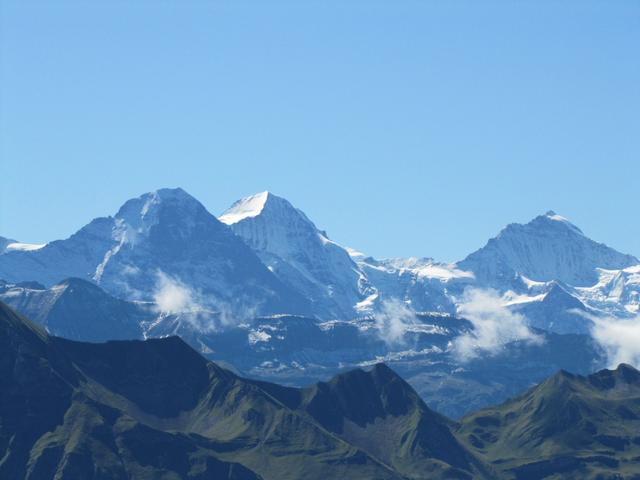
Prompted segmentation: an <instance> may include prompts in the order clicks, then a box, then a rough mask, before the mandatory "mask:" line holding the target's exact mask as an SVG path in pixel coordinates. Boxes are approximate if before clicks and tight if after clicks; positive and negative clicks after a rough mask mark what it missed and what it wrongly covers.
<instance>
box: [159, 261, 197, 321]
mask: <svg viewBox="0 0 640 480" xmlns="http://www.w3.org/2000/svg"><path fill="white" fill-rule="evenodd" d="M156 277H157V278H156V289H155V291H154V294H153V301H154V302H155V304H156V305H157V309H158V310H159V311H160V312H162V313H170V314H177V313H184V312H193V311H198V310H202V307H201V306H200V304H199V303H198V302H197V301H196V297H197V296H198V295H197V292H195V291H194V290H193V289H192V288H190V287H189V286H188V285H186V284H184V283H182V282H181V281H180V280H178V279H176V278H173V277H170V276H169V275H167V274H166V273H164V272H162V271H158V272H157V273H156Z"/></svg>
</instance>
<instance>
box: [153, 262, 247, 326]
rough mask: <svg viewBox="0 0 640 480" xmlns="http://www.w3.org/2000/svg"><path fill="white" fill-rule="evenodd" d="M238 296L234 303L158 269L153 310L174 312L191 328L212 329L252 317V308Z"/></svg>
mask: <svg viewBox="0 0 640 480" xmlns="http://www.w3.org/2000/svg"><path fill="white" fill-rule="evenodd" d="M243 300H245V299H243V298H242V297H238V298H236V299H235V303H233V304H231V303H229V302H224V301H222V300H220V299H216V298H215V297H214V296H211V295H209V296H207V295H204V294H203V293H202V292H200V291H199V290H198V289H196V288H193V287H191V286H190V285H188V284H186V283H184V282H182V281H181V280H180V279H178V278H176V277H173V276H171V275H168V274H166V273H165V272H163V271H161V270H158V271H157V272H156V284H155V290H154V292H153V301H154V303H155V307H154V309H155V311H156V312H158V313H160V314H164V315H177V316H179V317H180V319H181V320H183V321H185V322H187V323H189V324H190V325H191V326H192V327H193V328H194V329H195V330H198V331H203V332H211V331H216V330H220V329H224V328H228V327H232V326H234V325H237V324H238V323H240V322H242V321H246V320H248V319H253V318H254V317H255V316H256V307H254V306H252V307H248V306H247V304H248V303H247V301H243Z"/></svg>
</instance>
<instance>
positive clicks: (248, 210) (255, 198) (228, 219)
mask: <svg viewBox="0 0 640 480" xmlns="http://www.w3.org/2000/svg"><path fill="white" fill-rule="evenodd" d="M269 196H272V194H271V193H270V192H268V191H264V192H260V193H256V194H255V195H250V196H248V197H244V198H241V199H240V200H238V201H237V202H235V203H234V204H233V205H231V207H229V208H228V209H227V210H226V211H225V212H224V213H223V214H222V215H220V216H219V217H218V220H220V221H221V222H222V223H226V224H227V225H233V224H234V223H238V222H239V221H241V220H244V219H245V218H253V217H256V216H258V215H260V213H262V210H263V209H264V206H265V204H266V203H267V200H268V198H269Z"/></svg>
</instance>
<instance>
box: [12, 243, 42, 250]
mask: <svg viewBox="0 0 640 480" xmlns="http://www.w3.org/2000/svg"><path fill="white" fill-rule="evenodd" d="M45 245H46V243H21V242H14V243H10V244H9V245H7V246H6V247H5V251H7V252H33V251H34V250H40V249H41V248H43V247H44V246H45Z"/></svg>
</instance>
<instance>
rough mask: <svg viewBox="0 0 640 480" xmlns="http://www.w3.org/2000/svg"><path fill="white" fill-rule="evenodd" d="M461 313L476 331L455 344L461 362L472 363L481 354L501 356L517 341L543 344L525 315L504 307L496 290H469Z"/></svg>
mask: <svg viewBox="0 0 640 480" xmlns="http://www.w3.org/2000/svg"><path fill="white" fill-rule="evenodd" d="M457 310H458V315H459V316H460V317H462V318H465V319H467V320H469V321H470V322H471V323H472V324H473V329H471V330H470V331H469V332H467V333H465V334H463V335H460V336H459V337H456V338H455V340H454V341H453V347H452V348H453V353H454V355H455V356H456V357H457V358H458V359H459V360H460V361H463V362H464V361H469V360H471V359H473V358H476V357H478V356H481V355H497V354H498V353H500V352H501V351H502V349H503V348H504V346H505V345H506V344H508V343H510V342H513V341H516V340H519V341H526V342H531V343H541V342H542V341H543V338H542V337H540V336H539V335H536V334H535V333H533V332H532V331H531V329H530V328H529V327H528V325H527V319H526V318H525V316H524V315H521V314H519V313H514V312H512V311H511V310H509V309H508V308H507V307H505V306H504V305H503V301H502V299H501V298H500V295H498V293H497V292H496V291H495V290H491V289H487V290H483V289H477V288H470V289H467V290H465V292H464V295H463V297H462V301H461V302H460V304H459V305H458V308H457Z"/></svg>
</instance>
